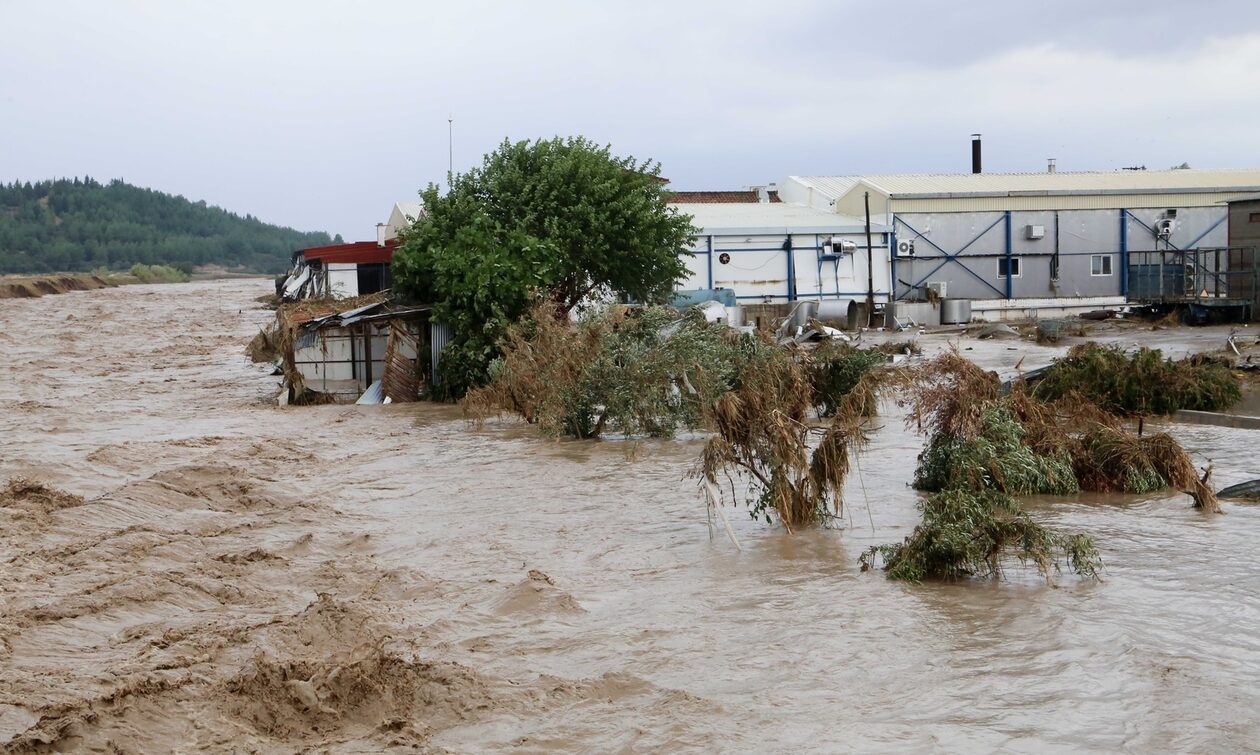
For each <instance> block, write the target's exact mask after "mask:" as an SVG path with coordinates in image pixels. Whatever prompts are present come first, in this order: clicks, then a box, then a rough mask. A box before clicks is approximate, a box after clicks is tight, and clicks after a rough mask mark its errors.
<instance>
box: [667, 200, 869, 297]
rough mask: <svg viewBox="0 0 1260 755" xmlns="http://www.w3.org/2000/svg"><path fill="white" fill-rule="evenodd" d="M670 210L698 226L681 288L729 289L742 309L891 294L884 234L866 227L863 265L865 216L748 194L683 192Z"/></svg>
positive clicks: (686, 260)
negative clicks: (867, 251)
mask: <svg viewBox="0 0 1260 755" xmlns="http://www.w3.org/2000/svg"><path fill="white" fill-rule="evenodd" d="M671 206H672V207H674V208H676V209H677V210H678V211H679V212H681V213H685V214H687V215H690V216H691V218H692V224H693V225H695V226H696V227H697V228H698V229H699V234H698V235H697V236H696V237H695V238H694V239H693V245H692V249H691V251H692V256H690V257H688V258H686V259H685V262H686V264H687V268H688V271H689V276H688V278H687V279H686V280H685V281H684V282H683V283H682V284H681V286H680V287H681V288H682V289H696V290H715V289H724V290H728V291H732V292H733V298H734V300H735V301H736V302H737V303H738V304H739V305H741V306H744V307H749V306H754V305H758V304H784V303H792V302H796V301H801V300H815V301H820V302H840V303H842V304H843V307H844V308H846V311H847V307H848V305H849V303H850V302H853V301H857V302H859V303H861V304H863V305H864V304H865V302H866V299H867V295H868V293H869V292H870V291H871V290H873V292H874V298H875V302H876V304H877V305H882V304H883V303H885V302H887V301H888V297H889V294H890V292H891V281H892V278H891V277H890V266H889V255H888V231H889V229H888V228H887V227H886V226H884V225H883V224H879V223H876V224H873V225H872V226H871V229H870V230H871V236H870V238H871V247H872V254H871V260H872V263H873V264H872V265H871V266H870V268H869V271H870V275H869V276H868V267H867V254H866V245H867V235H866V226H865V221H864V220H863V219H860V218H857V217H851V216H848V215H839V214H837V213H835V212H824V211H821V210H817V209H814V208H812V207H806V206H801V205H795V204H789V203H784V202H778V201H774V198H773V197H772V196H770V195H769V192H768V191H766V190H764V189H763V190H762V191H761V192H760V197H758V193H757V192H755V191H753V192H748V193H745V192H681V193H678V194H675V195H674V197H673V198H672V202H671Z"/></svg>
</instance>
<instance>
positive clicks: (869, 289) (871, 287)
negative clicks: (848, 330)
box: [862, 191, 875, 328]
mask: <svg viewBox="0 0 1260 755" xmlns="http://www.w3.org/2000/svg"><path fill="white" fill-rule="evenodd" d="M862 201H863V203H865V205H866V327H868V328H869V327H871V323H872V322H874V321H875V264H874V253H873V252H872V251H871V193H870V192H869V191H867V192H864V193H863V194H862Z"/></svg>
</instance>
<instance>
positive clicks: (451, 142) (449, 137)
mask: <svg viewBox="0 0 1260 755" xmlns="http://www.w3.org/2000/svg"><path fill="white" fill-rule="evenodd" d="M454 175H455V114H454V113H447V114H446V183H447V184H448V186H447V188H448V189H449V188H450V186H449V184H450V182H451V177H452V176H454Z"/></svg>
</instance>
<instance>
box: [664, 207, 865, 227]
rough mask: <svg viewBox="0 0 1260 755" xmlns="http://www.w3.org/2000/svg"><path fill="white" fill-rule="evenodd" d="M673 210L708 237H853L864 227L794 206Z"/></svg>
mask: <svg viewBox="0 0 1260 755" xmlns="http://www.w3.org/2000/svg"><path fill="white" fill-rule="evenodd" d="M670 206H671V207H676V208H678V211H679V212H682V213H686V214H687V215H691V216H692V221H691V222H692V224H693V225H695V226H696V227H698V228H700V229H701V231H702V232H704V233H715V234H716V233H721V232H723V231H729V232H735V233H752V232H758V231H761V232H768V233H843V232H850V233H852V232H854V231H855V230H856V229H859V228H862V227H863V226H864V221H862V220H861V219H859V218H854V217H850V216H848V215H838V214H836V213H834V212H824V211H822V210H816V209H814V208H812V207H805V206H803V205H799V204H793V203H790V202H745V203H740V204H734V203H717V204H713V203H704V202H698V203H690V202H671V203H670ZM885 230H887V229H886V228H885V227H884V226H883V225H879V224H876V223H872V224H871V232H872V233H883V232H884V231H885Z"/></svg>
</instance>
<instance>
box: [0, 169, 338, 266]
mask: <svg viewBox="0 0 1260 755" xmlns="http://www.w3.org/2000/svg"><path fill="white" fill-rule="evenodd" d="M328 243H330V240H329V237H328V234H326V233H301V232H298V231H295V230H293V229H290V228H280V227H278V226H273V225H268V224H266V223H263V222H262V221H260V220H258V219H257V218H255V217H252V216H250V215H246V216H245V217H241V216H240V215H236V214H234V213H230V212H228V211H226V210H223V209H220V208H218V207H212V206H208V205H206V203H205V202H190V201H189V200H187V199H185V198H183V197H181V196H172V195H170V194H164V193H162V192H159V191H154V190H152V189H142V188H139V187H136V186H132V185H130V184H127V183H125V182H123V181H121V180H113V181H110V182H109V183H108V184H101V183H98V182H96V181H94V180H92V179H91V178H84V179H78V178H75V179H58V180H56V181H41V182H39V183H35V184H31V183H24V184H19V183H16V182H15V183H12V184H6V185H0V273H52V272H71V271H84V272H86V271H89V270H94V269H97V268H106V269H110V270H126V269H127V268H129V267H131V266H132V265H136V264H141V265H170V266H173V267H178V268H181V269H183V270H184V271H185V272H188V271H191V269H192V268H193V267H195V266H199V265H208V264H214V265H221V266H223V267H226V268H231V269H243V270H249V271H252V272H266V273H278V272H282V271H284V270H285V269H286V268H288V266H289V260H290V257H291V255H292V252H293V251H294V250H295V249H300V248H303V247H309V246H319V245H323V244H328Z"/></svg>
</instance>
